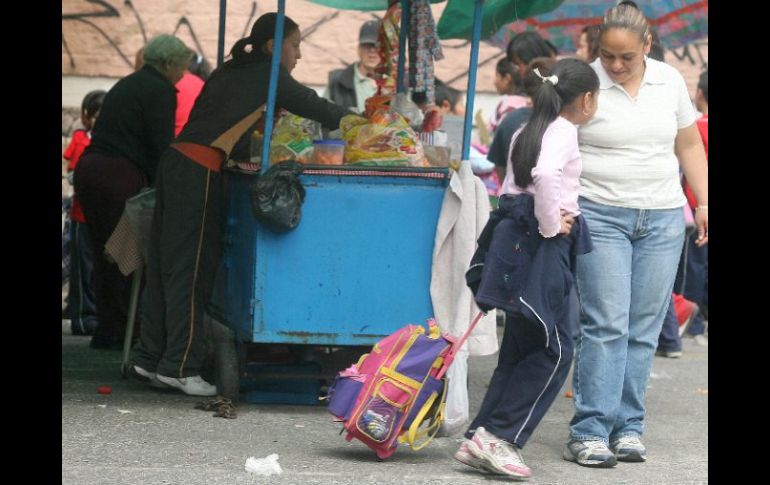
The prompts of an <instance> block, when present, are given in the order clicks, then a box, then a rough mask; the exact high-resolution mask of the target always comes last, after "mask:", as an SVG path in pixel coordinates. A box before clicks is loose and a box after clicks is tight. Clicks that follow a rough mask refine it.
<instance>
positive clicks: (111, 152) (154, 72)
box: [74, 34, 193, 350]
mask: <svg viewBox="0 0 770 485" xmlns="http://www.w3.org/2000/svg"><path fill="white" fill-rule="evenodd" d="M143 55H144V66H143V67H142V68H141V69H139V70H138V71H136V72H134V73H132V74H129V75H128V76H126V77H124V78H123V79H121V80H120V81H118V82H117V83H116V84H115V86H113V87H112V89H110V91H109V92H108V93H107V95H106V96H105V98H104V103H103V104H102V109H101V110H100V111H99V119H98V120H97V121H96V123H95V124H94V129H93V133H92V138H91V144H90V145H89V146H88V148H87V149H86V151H85V152H84V154H83V157H82V158H81V159H80V162H79V163H78V166H77V168H76V169H75V174H74V186H75V192H76V193H77V194H78V198H79V199H80V202H81V205H82V207H83V212H84V213H85V216H86V220H88V232H89V236H90V239H91V247H92V248H93V251H94V271H93V283H94V297H95V300H96V313H97V317H98V320H99V324H98V325H97V326H96V329H95V330H94V336H93V337H92V339H91V347H92V348H98V349H114V350H120V349H121V348H123V335H124V334H125V331H126V320H127V316H128V302H129V299H130V292H131V279H130V278H129V277H127V276H124V275H123V274H122V273H121V272H120V271H119V269H118V266H117V265H116V264H115V263H112V262H109V261H107V258H106V257H105V255H104V245H105V243H106V242H107V240H108V239H109V237H110V235H111V234H112V232H113V231H114V230H115V227H116V226H117V225H118V221H119V220H120V217H121V215H122V214H123V209H124V208H125V202H126V200H127V199H129V198H131V197H133V196H134V195H136V194H138V193H139V190H140V189H141V188H142V187H146V186H148V185H152V184H153V183H154V180H155V172H156V168H157V166H158V162H159V161H160V157H161V154H162V153H163V151H164V150H166V148H168V145H169V143H171V141H172V140H173V139H174V112H175V111H176V89H175V88H174V84H176V82H177V81H179V79H181V77H182V74H183V73H184V71H185V69H187V65H188V64H189V63H190V59H191V58H192V55H193V53H192V51H191V50H190V49H188V48H187V47H186V46H185V45H184V43H183V42H182V41H181V40H179V39H177V38H176V37H174V36H173V35H168V34H163V35H159V36H157V37H155V38H153V39H152V40H150V42H149V43H148V44H147V46H146V47H145V49H144V54H143Z"/></svg>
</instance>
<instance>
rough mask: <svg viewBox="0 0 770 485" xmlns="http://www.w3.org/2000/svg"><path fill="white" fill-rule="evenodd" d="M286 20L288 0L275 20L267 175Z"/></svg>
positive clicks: (266, 138) (264, 168)
mask: <svg viewBox="0 0 770 485" xmlns="http://www.w3.org/2000/svg"><path fill="white" fill-rule="evenodd" d="M284 18H286V0H278V16H277V17H276V19H275V22H276V23H275V38H274V40H273V58H272V60H271V61H270V84H269V85H268V90H267V106H266V107H265V134H264V135H265V136H263V137H262V140H263V141H262V168H261V169H260V172H261V173H265V172H266V171H267V168H268V165H269V163H268V160H270V139H271V138H272V135H271V134H272V133H273V116H274V115H275V97H276V91H277V90H278V89H277V88H278V68H279V67H280V65H281V48H282V47H283V23H284Z"/></svg>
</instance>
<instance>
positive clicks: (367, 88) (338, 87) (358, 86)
mask: <svg viewBox="0 0 770 485" xmlns="http://www.w3.org/2000/svg"><path fill="white" fill-rule="evenodd" d="M380 24H381V22H380V21H379V20H370V21H368V22H366V23H364V24H363V25H362V26H361V30H360V31H359V33H358V62H354V63H353V64H351V65H349V66H348V67H346V68H344V69H337V70H334V71H332V72H330V73H329V86H328V88H327V94H326V97H327V98H329V99H330V100H332V101H334V102H335V103H337V104H339V105H340V106H344V107H346V108H355V109H356V110H357V111H358V112H359V113H362V112H363V111H364V109H365V104H364V103H365V102H366V98H368V97H370V96H372V95H374V93H375V92H376V91H377V86H376V84H375V83H374V79H373V77H372V76H373V75H374V68H375V67H377V64H379V62H380V56H379V54H378V53H377V33H378V32H379V30H380Z"/></svg>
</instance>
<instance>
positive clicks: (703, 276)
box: [674, 230, 709, 335]
mask: <svg viewBox="0 0 770 485" xmlns="http://www.w3.org/2000/svg"><path fill="white" fill-rule="evenodd" d="M697 238H698V231H697V230H690V231H689V233H688V235H687V239H686V241H685V244H684V248H683V249H682V257H681V258H680V259H679V267H678V269H677V273H676V282H675V283H674V291H675V292H676V293H679V294H680V295H682V296H684V297H685V298H687V299H688V300H690V301H692V302H695V303H697V304H698V306H699V307H700V310H699V311H698V314H697V315H695V317H693V320H692V322H690V325H689V326H688V327H687V333H688V334H689V335H699V334H703V333H704V332H705V331H706V326H705V324H704V317H703V309H704V308H705V307H706V306H708V269H709V268H708V257H709V250H708V244H707V245H705V246H703V247H698V246H696V245H695V240H696V239H697Z"/></svg>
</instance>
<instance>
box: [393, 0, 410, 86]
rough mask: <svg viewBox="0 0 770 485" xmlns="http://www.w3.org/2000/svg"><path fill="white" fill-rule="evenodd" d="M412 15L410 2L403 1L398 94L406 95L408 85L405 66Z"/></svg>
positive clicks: (399, 34)
mask: <svg viewBox="0 0 770 485" xmlns="http://www.w3.org/2000/svg"><path fill="white" fill-rule="evenodd" d="M411 15H412V12H411V8H410V5H409V0H401V28H400V29H399V33H398V70H397V71H396V86H397V89H396V92H398V93H405V92H406V87H407V85H408V83H407V82H406V79H405V78H404V66H405V64H406V41H407V39H408V33H409V21H410V17H411Z"/></svg>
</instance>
